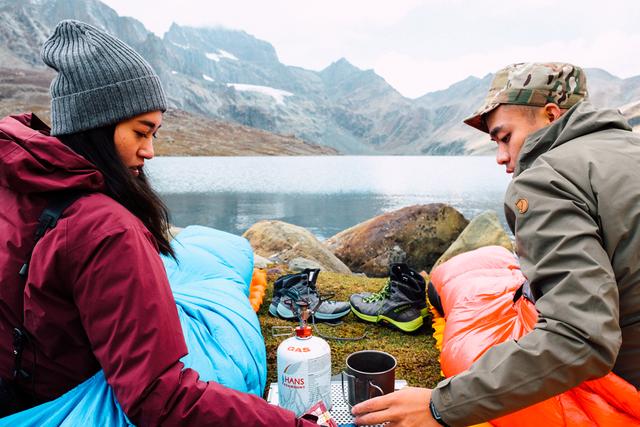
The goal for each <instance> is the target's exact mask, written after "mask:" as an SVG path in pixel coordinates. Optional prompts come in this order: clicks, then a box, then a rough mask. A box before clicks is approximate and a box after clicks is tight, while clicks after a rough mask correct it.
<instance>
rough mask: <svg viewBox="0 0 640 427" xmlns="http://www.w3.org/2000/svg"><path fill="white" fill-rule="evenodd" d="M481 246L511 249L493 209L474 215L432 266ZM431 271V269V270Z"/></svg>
mask: <svg viewBox="0 0 640 427" xmlns="http://www.w3.org/2000/svg"><path fill="white" fill-rule="evenodd" d="M483 246H502V247H504V248H507V249H509V250H510V251H513V243H512V242H511V238H510V237H509V235H508V234H507V232H506V231H505V229H504V228H503V227H502V224H500V220H499V219H498V215H497V214H496V213H495V212H494V211H484V212H483V213H481V214H480V215H478V216H477V217H475V218H474V219H473V220H472V221H471V222H470V223H469V225H468V226H467V228H465V229H464V231H463V232H462V233H460V236H458V238H457V239H456V241H455V242H453V243H452V244H451V246H449V249H447V251H446V252H445V253H443V254H442V256H441V257H440V258H439V259H438V261H436V263H435V264H434V265H433V268H436V267H437V266H439V265H440V264H442V263H443V262H445V261H448V260H449V259H451V258H453V257H454V256H456V255H459V254H461V253H463V252H469V251H472V250H475V249H478V248H481V247H483ZM432 271H433V270H432Z"/></svg>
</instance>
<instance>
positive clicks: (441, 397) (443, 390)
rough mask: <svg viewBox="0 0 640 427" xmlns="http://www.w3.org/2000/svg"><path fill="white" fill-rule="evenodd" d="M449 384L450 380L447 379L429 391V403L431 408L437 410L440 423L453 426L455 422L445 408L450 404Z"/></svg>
mask: <svg viewBox="0 0 640 427" xmlns="http://www.w3.org/2000/svg"><path fill="white" fill-rule="evenodd" d="M450 382H451V378H447V379H446V380H443V381H440V382H439V383H438V385H437V386H436V388H434V389H433V390H432V391H431V402H432V403H433V406H435V408H436V409H437V411H438V413H439V414H440V417H441V418H442V421H444V422H445V423H446V424H447V425H448V426H451V427H453V426H455V425H456V424H455V420H454V419H452V417H451V414H449V413H447V406H449V403H451V401H452V399H451V393H450V390H449V388H450V386H449V383H450Z"/></svg>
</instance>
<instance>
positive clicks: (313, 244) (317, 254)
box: [243, 221, 351, 274]
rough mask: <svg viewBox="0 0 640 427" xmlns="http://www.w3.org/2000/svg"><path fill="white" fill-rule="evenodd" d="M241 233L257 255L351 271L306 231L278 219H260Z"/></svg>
mask: <svg viewBox="0 0 640 427" xmlns="http://www.w3.org/2000/svg"><path fill="white" fill-rule="evenodd" d="M243 236H244V237H245V238H246V239H247V240H249V243H251V246H252V247H253V250H254V252H255V253H257V254H258V255H260V256H263V257H267V258H270V259H272V260H278V261H280V262H283V263H288V262H289V261H291V260H293V259H294V258H305V259H307V260H311V261H315V262H317V263H318V264H319V265H320V266H321V267H322V269H323V270H325V271H332V272H336V273H345V274H349V273H351V271H350V270H349V268H348V267H347V266H346V265H344V263H343V262H342V261H340V260H339V259H338V258H336V256H335V255H333V254H332V253H331V251H329V250H328V249H327V248H326V247H325V246H324V245H323V244H322V243H321V242H320V241H319V240H318V239H317V238H316V237H315V236H314V235H313V234H312V233H311V232H310V231H309V230H307V229H305V228H302V227H299V226H297V225H293V224H287V223H286V222H282V221H260V222H257V223H255V224H254V225H253V226H251V228H249V229H248V230H247V231H246V232H245V233H244V234H243Z"/></svg>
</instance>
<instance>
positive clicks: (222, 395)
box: [0, 21, 313, 426]
mask: <svg viewBox="0 0 640 427" xmlns="http://www.w3.org/2000/svg"><path fill="white" fill-rule="evenodd" d="M42 58H43V60H44V61H45V63H46V64H47V65H49V66H50V67H52V68H53V69H55V70H56V71H57V72H58V74H57V76H56V78H55V79H54V81H53V82H52V84H51V95H52V104H51V121H52V128H51V130H49V128H48V127H47V126H46V125H45V124H44V123H43V122H42V121H40V120H39V119H38V118H37V117H36V116H35V115H33V114H24V115H19V116H12V117H6V118H4V119H2V120H1V121H0V206H2V209H1V210H0V236H1V237H0V245H2V248H3V250H2V251H0V283H2V286H0V379H1V380H2V383H3V384H4V385H5V392H6V393H9V390H10V393H11V394H12V397H10V399H13V400H9V401H7V400H5V401H4V402H5V403H4V406H0V414H2V412H3V411H4V414H5V415H6V414H7V413H8V412H10V411H11V410H16V409H18V405H16V403H17V402H19V401H20V402H21V403H22V405H26V406H29V405H33V404H36V403H39V402H43V401H47V400H51V399H53V398H55V397H58V396H60V395H61V394H62V393H64V392H65V391H67V390H69V389H71V388H73V387H74V386H76V385H78V384H79V383H81V382H82V381H84V380H86V379H87V378H89V377H90V376H92V375H93V374H95V373H96V372H97V371H98V370H100V369H103V370H104V373H105V376H106V378H107V381H108V383H109V384H110V385H111V387H112V388H113V390H114V392H115V395H116V397H117V398H118V401H119V403H120V404H121V406H122V408H123V409H124V411H125V413H126V414H127V416H128V417H129V418H130V419H131V420H132V421H133V422H134V423H136V424H138V425H158V424H165V425H204V424H213V425H227V426H303V425H313V424H311V423H309V422H307V421H301V420H296V418H295V416H294V414H293V413H291V412H289V411H285V410H282V409H280V408H277V407H274V406H271V405H269V404H267V403H266V402H265V401H264V400H262V399H261V398H259V397H257V396H253V395H249V394H244V393H240V392H237V391H234V390H231V389H228V388H226V387H223V386H221V385H219V384H216V383H214V382H202V381H200V380H199V379H198V374H197V372H194V371H193V370H190V369H185V368H184V366H183V364H182V363H181V362H180V358H181V357H182V356H184V355H185V354H186V353H187V347H186V344H185V341H184V338H183V335H182V330H181V327H180V323H179V320H178V313H177V309H176V306H175V301H174V299H173V295H172V293H171V289H170V288H169V283H168V281H167V276H166V273H165V270H164V267H163V264H162V262H161V260H160V257H159V255H158V252H160V253H163V254H169V255H171V254H172V249H171V247H170V246H169V242H168V240H167V237H165V236H166V232H167V229H168V215H167V209H166V208H165V206H164V205H163V204H162V202H161V201H160V199H159V198H158V196H157V195H156V194H155V193H154V191H153V190H152V189H151V188H150V186H149V184H148V182H147V179H146V177H145V173H144V168H143V166H144V162H145V160H148V159H151V158H152V157H153V144H152V141H153V138H154V136H155V133H156V131H157V130H158V129H159V128H160V126H161V122H162V113H163V112H164V111H165V110H166V99H165V95H164V92H163V90H162V87H161V85H160V81H159V79H158V76H157V75H156V74H155V73H154V71H153V69H152V68H151V67H150V66H149V64H148V63H147V62H146V61H145V60H144V59H143V58H142V57H141V56H140V55H138V54H137V53H136V52H135V51H133V50H132V49H131V48H130V47H129V46H127V45H126V44H124V43H123V42H121V41H120V40H118V39H116V38H114V37H112V36H110V35H108V34H106V33H105V32H103V31H100V30H98V29H96V28H94V27H92V26H90V25H87V24H84V23H81V22H77V21H63V22H61V23H60V24H58V26H57V27H56V29H55V32H54V34H53V35H52V36H51V37H50V38H49V39H48V40H47V41H46V42H45V44H44V46H43V50H42ZM69 192H73V193H74V194H82V196H81V197H80V198H79V199H77V200H76V201H75V202H74V203H73V204H71V205H70V206H69V207H68V208H67V209H65V210H64V212H63V214H62V216H61V218H60V220H59V222H58V224H57V225H56V227H55V228H53V229H52V230H51V231H49V232H48V233H46V234H45V235H44V237H42V239H40V241H39V243H38V244H37V245H36V246H35V248H33V233H34V230H35V229H36V226H37V225H38V217H39V215H40V213H41V212H42V211H43V209H44V208H45V207H47V206H50V203H51V201H52V200H56V199H59V198H60V194H62V193H69ZM32 249H33V252H32V253H31V250H32ZM30 253H31V257H30V258H29V254H30ZM25 261H28V274H27V276H26V279H24V278H23V277H21V276H20V275H19V274H18V270H19V269H20V266H22V265H23V264H25ZM14 328H20V329H22V330H24V332H25V335H26V337H28V339H26V341H25V342H24V343H22V345H23V347H24V348H23V349H22V350H21V351H19V353H21V354H20V359H21V365H20V366H18V367H19V368H20V369H18V371H19V372H18V373H17V374H16V375H14V369H15V367H16V363H15V358H14V353H13V350H14V349H15V346H14V345H12V343H13V337H12V334H13V331H14ZM1 398H2V393H0V399H1ZM4 398H5V399H6V398H7V396H4ZM12 404H13V407H10V406H11V405H12ZM23 408H24V406H23ZM0 416H1V415H0Z"/></svg>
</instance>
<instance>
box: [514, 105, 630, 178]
mask: <svg viewBox="0 0 640 427" xmlns="http://www.w3.org/2000/svg"><path fill="white" fill-rule="evenodd" d="M611 129H620V130H626V131H629V132H631V130H632V129H631V126H629V123H628V122H627V120H626V119H625V118H624V116H623V115H622V114H620V112H619V111H618V110H604V109H597V108H595V107H594V106H593V105H592V104H591V103H590V102H589V101H582V102H579V103H578V104H576V105H574V106H573V107H571V108H570V109H569V110H568V111H567V112H566V113H564V114H563V115H562V116H561V117H560V118H559V119H558V120H556V121H555V122H553V123H552V124H550V125H549V126H546V127H544V128H542V129H539V130H537V131H536V132H534V133H532V134H531V135H529V137H527V139H526V140H525V142H524V144H523V146H522V150H521V151H520V157H519V158H518V164H517V166H516V171H515V174H514V177H515V176H518V175H519V174H520V173H521V172H523V171H524V170H526V169H527V168H529V166H531V164H532V163H533V162H534V161H535V160H536V159H537V158H538V156H540V155H541V154H544V153H546V152H547V151H549V150H553V149H554V148H556V147H559V146H560V145H562V144H564V143H565V142H568V141H571V140H573V139H576V138H579V137H581V136H584V135H588V134H592V133H595V132H600V131H603V130H611Z"/></svg>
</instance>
